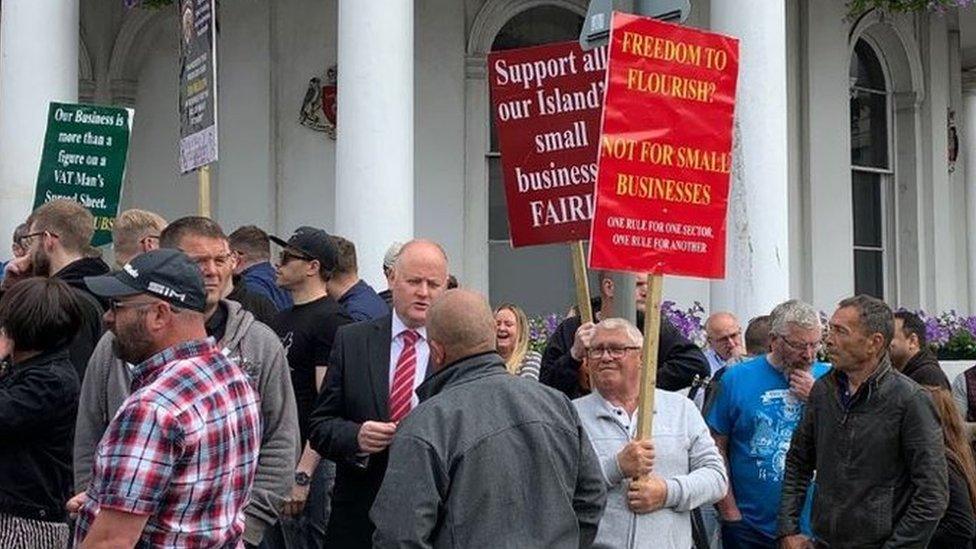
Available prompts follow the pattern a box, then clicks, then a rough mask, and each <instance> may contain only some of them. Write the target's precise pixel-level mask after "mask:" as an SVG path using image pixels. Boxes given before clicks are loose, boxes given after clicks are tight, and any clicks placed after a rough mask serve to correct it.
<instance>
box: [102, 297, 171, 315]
mask: <svg viewBox="0 0 976 549" xmlns="http://www.w3.org/2000/svg"><path fill="white" fill-rule="evenodd" d="M157 303H159V301H120V300H118V299H110V300H108V308H109V309H111V310H112V313H116V312H118V310H119V309H126V308H128V309H139V308H141V307H148V306H150V305H155V304H157Z"/></svg>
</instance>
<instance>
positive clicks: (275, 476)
mask: <svg viewBox="0 0 976 549" xmlns="http://www.w3.org/2000/svg"><path fill="white" fill-rule="evenodd" d="M222 303H223V304H224V305H226V306H227V329H226V331H225V333H224V338H223V339H222V340H221V341H220V342H219V344H220V345H221V346H222V347H223V348H224V349H225V350H226V351H227V352H228V355H229V356H230V357H231V358H232V359H234V360H235V361H236V362H237V363H238V364H239V365H240V366H241V367H242V369H243V370H244V371H245V372H246V373H247V374H248V375H249V376H250V377H251V382H252V385H253V386H254V388H255V390H256V391H257V392H258V395H259V396H260V397H261V424H262V426H263V428H264V435H263V437H262V440H261V450H260V453H259V455H258V468H257V471H256V473H255V476H254V487H253V489H252V490H251V497H250V500H249V501H248V504H247V507H245V509H244V515H245V520H246V525H245V530H244V541H246V542H247V543H250V544H254V545H257V544H258V543H260V542H261V539H262V537H263V536H264V530H265V528H267V527H268V526H271V525H273V524H274V523H275V522H277V520H278V510H279V509H280V508H281V505H282V503H283V501H284V498H285V497H287V496H288V494H289V493H290V492H291V487H292V484H293V483H294V474H295V464H296V463H297V462H298V456H299V450H300V448H299V447H298V446H299V445H298V412H297V408H296V407H295V393H294V391H293V390H292V387H291V375H290V374H289V371H288V361H287V359H286V357H285V351H284V349H283V348H282V346H281V341H280V340H279V339H278V336H277V335H276V334H275V333H274V331H272V330H271V328H268V327H267V326H265V325H264V324H262V323H260V322H258V321H256V320H255V319H254V316H253V315H252V314H251V313H249V312H247V311H245V310H244V309H242V308H241V306H240V304H238V303H237V302H236V301H228V300H224V301H223V302H222ZM113 340H114V336H113V334H112V332H105V335H104V336H102V339H101V340H100V341H99V342H98V346H96V347H95V351H94V352H93V353H92V356H91V359H90V360H89V362H88V369H87V371H86V372H85V380H84V382H83V383H82V386H81V401H80V402H79V404H78V421H77V424H76V425H75V443H74V473H75V492H76V493H77V492H82V491H84V490H85V489H86V488H87V487H88V483H89V482H90V481H91V474H92V465H93V460H94V455H95V449H96V447H97V446H98V442H99V441H100V440H101V438H102V435H103V434H104V433H105V429H106V428H107V427H108V424H109V422H110V421H111V420H112V418H113V417H114V416H115V412H116V411H117V410H118V409H119V407H120V406H121V405H122V403H123V402H124V401H125V399H126V398H127V397H128V396H129V393H130V390H129V388H130V385H131V382H132V375H131V370H130V369H129V367H128V366H127V365H126V364H125V363H123V362H122V361H121V360H119V359H118V358H116V356H115V354H114V353H113V351H112V342H113Z"/></svg>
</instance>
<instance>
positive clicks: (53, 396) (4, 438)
mask: <svg viewBox="0 0 976 549" xmlns="http://www.w3.org/2000/svg"><path fill="white" fill-rule="evenodd" d="M80 390H81V383H80V382H79V381H78V374H77V373H76V372H75V370H74V368H73V367H72V364H71V361H70V360H69V358H68V352H67V350H60V351H56V352H51V353H45V354H41V355H38V356H36V357H34V358H32V359H29V360H26V361H24V362H22V363H20V364H14V365H11V366H9V367H8V369H7V371H5V372H4V373H3V375H0V513H3V514H9V515H14V516H18V517H23V518H29V519H34V520H43V521H64V520H66V519H67V517H66V516H65V511H64V504H65V502H66V501H67V500H68V498H69V497H70V496H71V488H72V485H71V443H72V435H73V433H74V427H75V415H76V413H77V411H78V393H79V391H80Z"/></svg>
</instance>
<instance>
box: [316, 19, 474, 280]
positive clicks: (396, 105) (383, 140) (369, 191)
mask: <svg viewBox="0 0 976 549" xmlns="http://www.w3.org/2000/svg"><path fill="white" fill-rule="evenodd" d="M338 26H339V39H338V57H339V78H338V86H339V89H338V114H337V119H338V132H337V139H336V199H335V200H336V203H335V220H336V222H335V231H336V233H337V234H339V235H342V236H344V237H346V238H348V239H350V240H352V241H353V242H354V243H355V244H356V250H357V255H358V260H359V274H360V276H362V277H363V278H364V279H366V281H367V282H369V283H370V284H372V285H373V287H374V288H376V289H377V290H380V289H383V288H385V287H386V281H385V280H382V273H383V269H382V263H383V254H384V253H385V252H386V248H387V247H388V246H389V245H390V243H391V242H393V241H394V240H401V241H403V240H407V239H409V238H411V237H412V236H413V229H414V222H413V218H414V207H413V193H414V185H413V158H414V155H413V140H414V130H413V127H414V125H413V105H414V101H413V97H414V93H413V89H414V88H413V64H414V60H413V51H414V48H413V2H405V1H403V0H369V1H368V2H363V1H362V0H339V25H338ZM459 184H460V182H459ZM460 229H461V228H460V227H458V230H460Z"/></svg>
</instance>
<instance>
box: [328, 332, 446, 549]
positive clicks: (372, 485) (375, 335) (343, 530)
mask: <svg viewBox="0 0 976 549" xmlns="http://www.w3.org/2000/svg"><path fill="white" fill-rule="evenodd" d="M392 320H393V319H392V317H391V316H390V315H387V316H384V317H381V318H378V319H376V320H370V321H366V322H357V323H355V324H347V325H345V326H342V327H341V328H339V330H338V331H337V332H336V335H335V342H334V343H333V345H332V355H331V357H330V358H329V371H328V373H327V374H326V377H325V384H324V386H323V388H322V392H321V394H319V398H318V402H317V403H316V406H315V411H314V412H312V416H311V419H310V420H309V442H310V443H311V445H312V449H314V450H315V451H316V452H318V453H319V454H320V455H322V457H324V458H326V459H330V460H332V461H334V462H335V463H336V480H335V488H334V489H333V495H332V502H333V506H332V507H333V508H332V515H331V518H330V519H329V528H328V534H327V536H328V540H329V543H330V544H334V545H335V546H336V547H350V548H356V547H372V533H373V525H372V523H370V521H369V509H370V507H371V506H372V505H373V500H374V499H376V493H377V492H378V491H379V488H380V484H381V483H382V482H383V475H384V474H385V473H386V463H387V459H388V453H387V452H386V451H383V452H380V453H377V454H372V455H370V456H369V457H368V458H367V457H364V456H360V455H358V454H359V443H358V441H357V436H358V434H359V427H360V426H361V425H362V424H363V422H365V421H390V411H389V395H390V381H389V375H390V340H391V339H392V337H391V330H392ZM429 366H430V365H429V364H428V365H427V374H428V375H429V374H430V367H429Z"/></svg>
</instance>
